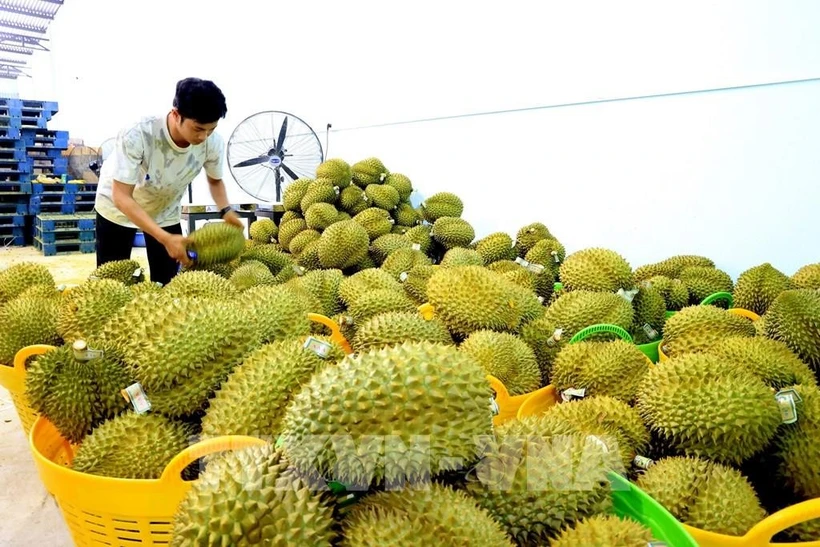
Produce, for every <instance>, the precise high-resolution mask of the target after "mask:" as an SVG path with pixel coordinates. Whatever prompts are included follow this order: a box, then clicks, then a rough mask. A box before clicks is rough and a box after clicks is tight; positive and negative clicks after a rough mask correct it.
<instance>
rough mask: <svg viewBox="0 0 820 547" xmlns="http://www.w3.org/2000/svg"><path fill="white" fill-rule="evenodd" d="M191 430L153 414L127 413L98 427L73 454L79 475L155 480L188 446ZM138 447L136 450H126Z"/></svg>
mask: <svg viewBox="0 0 820 547" xmlns="http://www.w3.org/2000/svg"><path fill="white" fill-rule="evenodd" d="M192 433H193V431H192V429H191V427H190V426H188V425H187V424H185V423H182V422H178V421H176V420H172V419H169V418H166V417H165V416H162V415H161V414H156V413H152V412H149V413H146V414H137V413H135V412H126V413H124V414H121V415H119V416H117V417H115V418H112V419H111V420H107V421H106V422H104V423H102V424H100V425H99V426H97V427H96V428H95V429H94V430H93V431H92V432H91V433H90V434H89V435H87V436H86V437H85V439H84V440H83V443H82V444H81V445H80V446H79V448H78V449H77V452H76V453H75V454H74V458H73V460H72V462H71V468H72V469H74V470H75V471H79V472H80V473H88V474H91V475H101V476H106V477H117V478H122V479H158V478H159V477H160V475H162V472H163V470H164V469H165V466H167V465H168V463H170V461H171V460H172V459H173V458H174V456H176V455H177V454H179V453H180V452H182V451H183V450H184V449H186V448H188V446H189V445H190V444H191V434H192ZM129 446H133V447H139V449H137V450H128V449H124V448H125V447H129Z"/></svg>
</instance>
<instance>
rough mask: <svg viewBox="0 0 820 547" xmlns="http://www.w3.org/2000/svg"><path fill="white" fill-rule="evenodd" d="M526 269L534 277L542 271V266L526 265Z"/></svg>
mask: <svg viewBox="0 0 820 547" xmlns="http://www.w3.org/2000/svg"><path fill="white" fill-rule="evenodd" d="M526 268H527V269H528V270H529V271H530V272H532V273H534V274H535V275H538V274H540V273H542V272H543V271H544V266H543V265H542V264H527V266H526Z"/></svg>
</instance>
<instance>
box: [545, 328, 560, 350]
mask: <svg viewBox="0 0 820 547" xmlns="http://www.w3.org/2000/svg"><path fill="white" fill-rule="evenodd" d="M563 332H564V330H563V329H555V332H553V333H552V336H550V337H549V338H548V339H547V345H548V346H554V345H555V344H557V343H558V342H559V341H560V340H561V334H563Z"/></svg>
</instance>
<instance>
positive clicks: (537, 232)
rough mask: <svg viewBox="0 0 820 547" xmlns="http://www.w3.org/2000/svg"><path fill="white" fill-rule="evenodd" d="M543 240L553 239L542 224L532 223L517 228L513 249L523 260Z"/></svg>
mask: <svg viewBox="0 0 820 547" xmlns="http://www.w3.org/2000/svg"><path fill="white" fill-rule="evenodd" d="M543 239H555V238H554V237H553V235H552V234H551V233H550V231H549V229H548V228H547V226H546V225H545V224H544V223H543V222H532V223H530V224H527V225H526V226H522V227H521V228H519V229H518V232H517V233H516V234H515V248H516V250H517V251H518V256H520V257H521V258H525V257H526V256H527V253H528V252H530V249H532V248H533V247H535V245H536V243H538V242H539V241H541V240H543ZM527 260H529V259H527ZM530 262H532V261H530Z"/></svg>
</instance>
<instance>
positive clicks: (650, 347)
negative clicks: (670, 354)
mask: <svg viewBox="0 0 820 547" xmlns="http://www.w3.org/2000/svg"><path fill="white" fill-rule="evenodd" d="M660 345H661V341H660V340H655V341H654V342H649V343H648V344H638V349H639V350H641V352H642V353H643V354H644V355H646V356H647V357H649V360H650V361H652V362H653V363H657V362H658V361H659V360H660V358H661V355H660V352H659V351H658V346H660Z"/></svg>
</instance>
